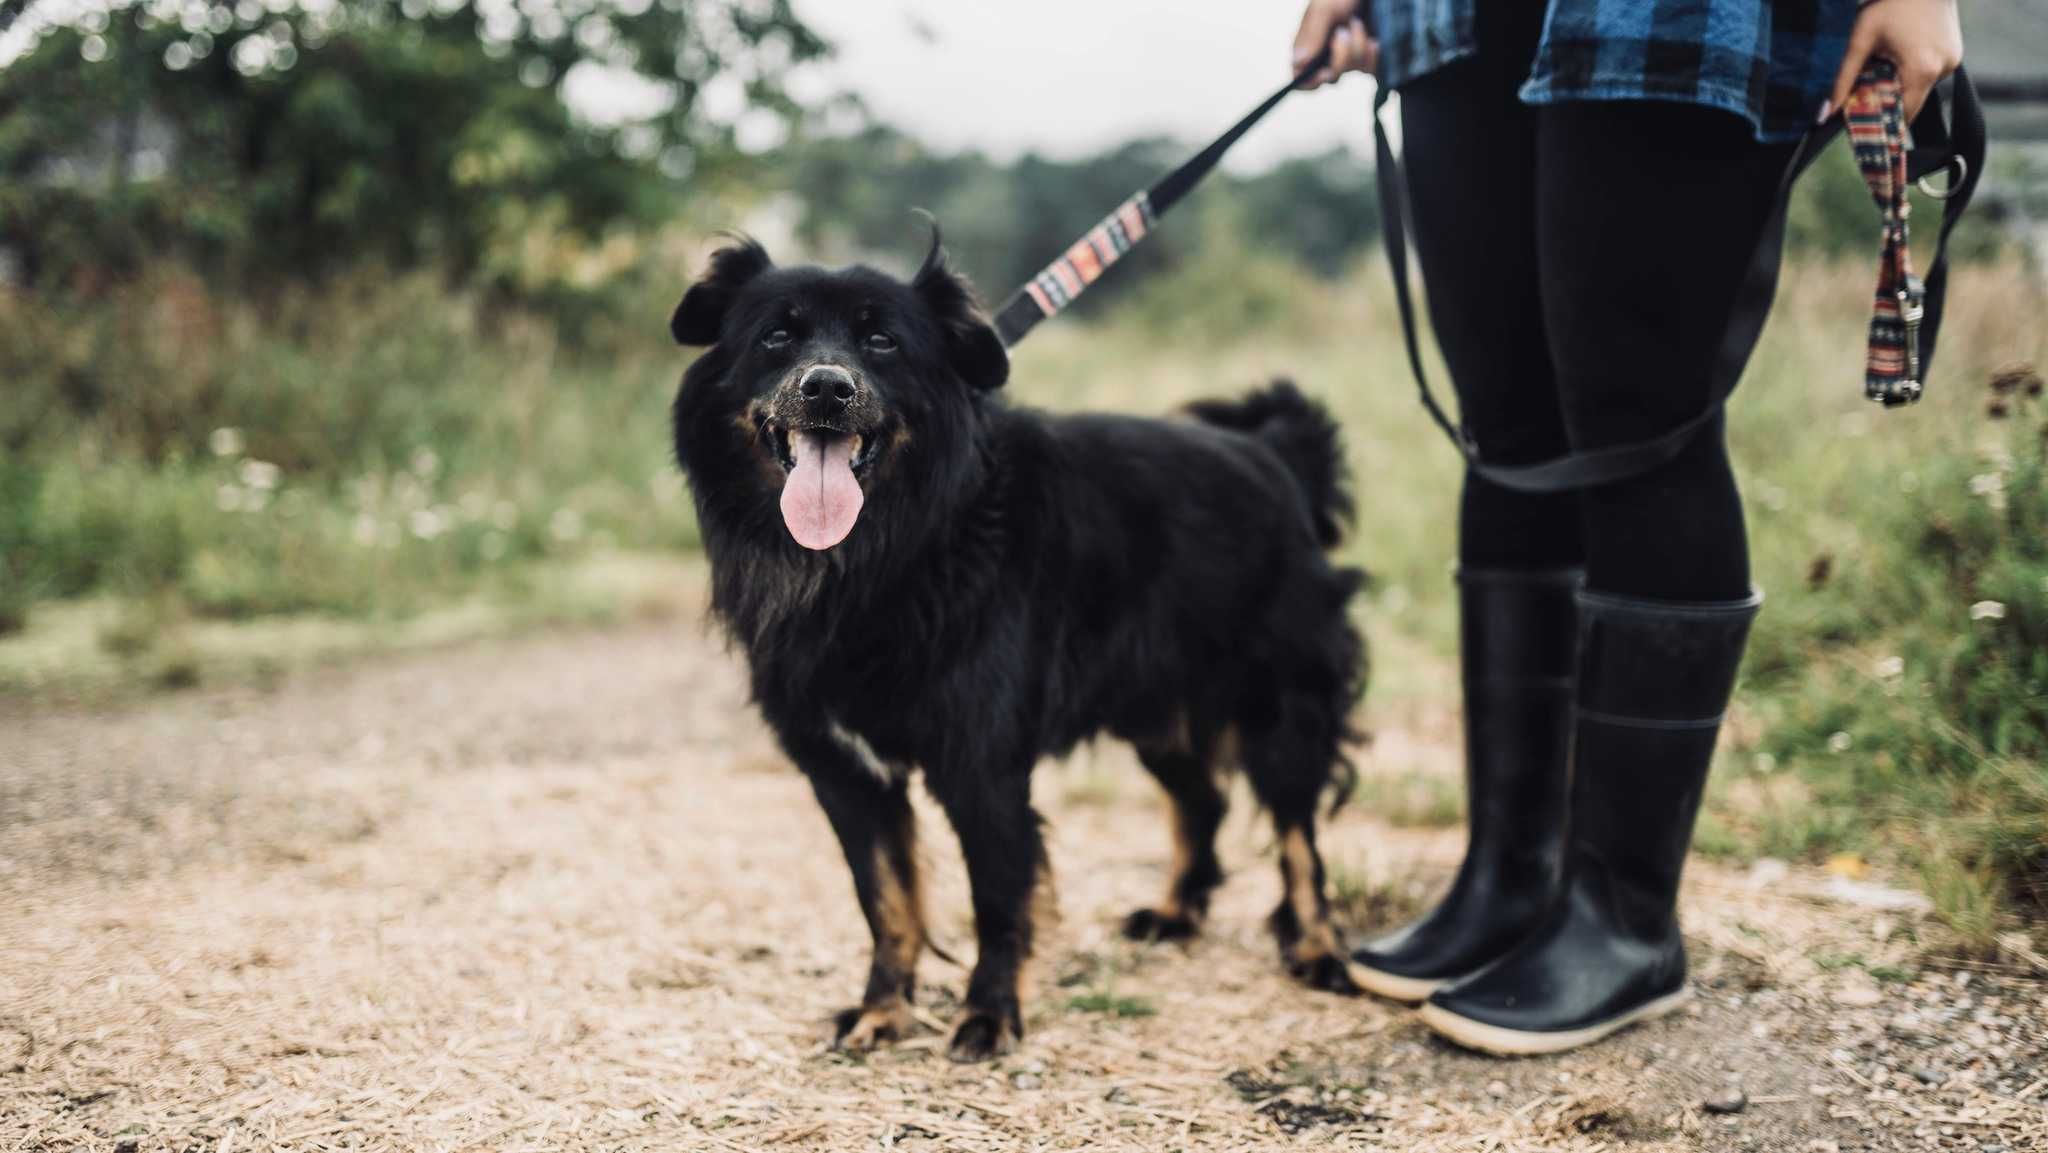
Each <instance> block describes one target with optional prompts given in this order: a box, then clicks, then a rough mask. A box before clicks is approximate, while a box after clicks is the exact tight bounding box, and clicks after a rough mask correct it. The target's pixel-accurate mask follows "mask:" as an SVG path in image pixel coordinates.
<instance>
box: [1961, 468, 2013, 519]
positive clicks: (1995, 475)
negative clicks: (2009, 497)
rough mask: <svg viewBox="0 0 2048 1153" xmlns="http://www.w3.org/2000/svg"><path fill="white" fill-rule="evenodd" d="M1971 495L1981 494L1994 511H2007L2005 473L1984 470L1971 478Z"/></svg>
mask: <svg viewBox="0 0 2048 1153" xmlns="http://www.w3.org/2000/svg"><path fill="white" fill-rule="evenodd" d="M1970 495H1971V496H1981V497H1983V498H1984V502H1985V503H1986V504H1988V505H1990V506H1991V511H1993V512H2004V511H2005V474H2004V473H2002V472H1983V473H1978V474H1977V475H1976V476H1973V477H1971V478H1970Z"/></svg>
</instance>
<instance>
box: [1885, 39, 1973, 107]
mask: <svg viewBox="0 0 2048 1153" xmlns="http://www.w3.org/2000/svg"><path fill="white" fill-rule="evenodd" d="M1958 63H1961V62H1960V61H1957V60H1951V59H1949V58H1948V57H1947V56H1946V55H1945V54H1944V53H1942V52H1941V51H1940V50H1939V49H1935V48H1932V47H1923V48H1922V49H1921V50H1920V51H1918V52H1916V53H1914V54H1913V58H1912V59H1911V60H1910V61H1901V62H1900V64H1899V88H1900V97H1901V98H1902V99H1903V101H1904V103H1905V111H1906V123H1908V124H1911V123H1912V122H1913V118H1914V117H1916V116H1918V115H1920V108H1921V106H1922V105H1924V104H1926V103H1927V94H1928V93H1930V92H1932V91H1934V86H1935V85H1936V84H1939V83H1941V79H1942V77H1944V76H1947V75H1948V74H1949V73H1951V72H1954V71H1955V70H1956V65H1957V64H1958Z"/></svg>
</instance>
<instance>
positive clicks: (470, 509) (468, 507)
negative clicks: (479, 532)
mask: <svg viewBox="0 0 2048 1153" xmlns="http://www.w3.org/2000/svg"><path fill="white" fill-rule="evenodd" d="M457 503H458V504H459V505H460V506H461V508H462V519H463V520H468V521H478V520H482V519H484V514H485V513H487V512H489V511H491V498H490V497H487V496H485V495H484V494H483V493H480V492H478V491H476V490H475V489H471V490H470V491H468V492H466V493H463V494H462V499H461V500H460V501H458V502H457Z"/></svg>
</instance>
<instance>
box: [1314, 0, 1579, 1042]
mask: <svg viewBox="0 0 2048 1153" xmlns="http://www.w3.org/2000/svg"><path fill="white" fill-rule="evenodd" d="M1478 18H1479V22H1478V33H1479V51H1478V54H1477V55H1476V56H1474V57H1471V58H1468V59H1465V60H1461V61H1458V62H1457V63H1454V64H1451V65H1449V66H1447V67H1445V68H1444V69H1442V70H1441V71H1439V72H1437V73H1433V74H1431V75H1429V76H1426V77H1423V78H1421V79H1419V80H1417V81H1415V82H1414V83H1412V84H1410V85H1408V86H1407V87H1404V88H1403V89H1402V90H1401V124H1402V140H1403V142H1404V148H1405V150H1406V153H1407V159H1406V169H1407V175H1408V187H1409V192H1410V203H1411V207H1412V216H1413V220H1414V233H1415V248H1416V252H1417V255H1418V256H1419V257H1420V259H1421V262H1422V271H1423V279H1424V283H1425V286H1426V288H1427V292H1428V298H1429V311H1430V320H1431V323H1432V324H1433V325H1434V327H1435V329H1436V335H1437V343H1438V344H1439V345H1441V346H1442V348H1443V352H1444V358H1445V360H1446V362H1447V363H1448V364H1449V366H1450V369H1451V377H1452V381H1453V383H1454V384H1455V385H1456V386H1457V390H1458V396H1459V408H1460V410H1461V412H1462V415H1463V419H1464V423H1465V425H1466V427H1467V429H1468V430H1470V431H1471V433H1472V434H1473V435H1474V438H1475V439H1476V440H1477V441H1478V443H1479V446H1480V451H1481V452H1482V453H1484V454H1485V455H1486V456H1487V457H1488V458H1489V459H1493V460H1501V461H1507V462H1512V463H1523V462H1528V461H1535V460H1540V459H1544V458H1546V457H1551V456H1556V455H1559V454H1561V453H1563V452H1564V451H1565V450H1566V448H1567V440H1566V436H1565V428H1564V422H1563V419H1562V416H1561V414H1560V412H1559V409H1558V402H1557V392H1556V381H1555V379H1554V377H1553V374H1552V372H1551V355H1550V349H1549V345H1548V341H1547V339H1546V335H1545V333H1544V329H1543V315H1542V308H1541V293H1540V291H1539V286H1540V284H1541V281H1540V279H1539V276H1538V270H1537V244H1536V198H1535V163H1536V151H1535V149H1536V120H1535V112H1534V110H1533V109H1531V108H1529V107H1528V106H1526V105H1524V104H1522V103H1521V102H1520V100H1519V99H1518V98H1517V97H1516V94H1515V92H1516V88H1517V86H1519V85H1520V83H1521V82H1522V79H1523V78H1524V77H1525V76H1526V75H1527V74H1528V70H1529V59H1530V57H1531V55H1532V54H1533V53H1534V51H1535V46H1536V40H1537V37H1538V35H1539V34H1540V32H1541V29H1542V21H1543V6H1542V5H1540V4H1529V3H1526V2H1523V0H1504V2H1497V3H1489V4H1486V5H1483V6H1482V7H1481V8H1480V10H1479V13H1478ZM1579 527H1580V515H1579V502H1578V499H1577V497H1576V496H1575V495H1574V494H1571V493H1564V494H1558V495H1531V494H1526V493H1517V492H1512V491H1510V490H1508V489H1504V488H1500V487H1497V486H1495V485H1493V484H1490V483H1488V482H1487V481H1485V480H1483V479H1481V478H1480V477H1478V476H1476V475H1474V474H1471V473H1469V472H1468V473H1467V474H1466V477H1465V487H1464V494H1463V497H1462V500H1461V503H1460V509H1459V534H1458V563H1459V572H1458V602H1459V618H1460V621H1461V630H1460V631H1461V634H1462V645H1461V658H1462V670H1463V680H1464V691H1465V766H1466V767H1465V794H1466V812H1467V823H1468V826H1469V829H1470V839H1469V842H1468V847H1467V849H1466V854H1465V862H1464V864H1463V865H1462V866H1461V867H1460V868H1459V870H1458V875H1457V878H1456V880H1454V881H1453V882H1452V885H1451V889H1450V892H1449V894H1448V895H1447V896H1446V897H1445V898H1444V900H1443V901H1442V903H1440V904H1439V905H1438V906H1437V907H1436V908H1435V909H1434V910H1433V911H1431V912H1430V914H1429V915H1428V916H1426V917H1424V918H1423V919H1422V920H1420V921H1418V922H1416V923H1414V924H1412V925H1408V926H1405V927H1403V928H1401V929H1399V930H1397V931H1395V932H1393V933H1390V934H1387V935H1385V936H1382V937H1379V938H1377V939H1375V940H1373V941H1370V942H1368V943H1367V944H1366V945H1365V946H1364V947H1363V948H1361V949H1359V950H1357V951H1356V952H1354V953H1353V954H1352V964H1351V978H1352V980H1353V981H1354V982H1355V983H1357V984H1359V985H1361V986H1363V987H1364V988H1366V989H1368V990H1370V991H1372V992H1375V993H1378V994H1380V995H1381V996H1385V997H1391V998H1394V999H1396V1000H1402V1001H1419V1000H1421V999H1422V998H1424V997H1426V996H1428V995H1429V994H1430V992H1431V991H1432V990H1434V989H1435V988H1437V986H1439V985H1441V984H1442V983H1443V982H1445V981H1446V980H1449V979H1451V978H1455V977H1462V976H1464V975H1465V974H1467V973H1471V972H1473V971H1475V970H1477V969H1479V968H1481V967H1482V966H1484V965H1486V964H1487V963H1489V962H1491V961H1492V960H1494V959H1495V958H1496V957H1498V956H1500V955H1501V954H1502V953H1503V952H1505V951H1506V950H1508V949H1509V948H1512V947H1513V946H1514V945H1515V944H1516V942H1517V941H1519V940H1520V939H1521V937H1522V936H1523V935H1525V934H1526V933H1527V932H1528V931H1529V929H1530V928H1531V927H1532V926H1533V925H1534V924H1535V922H1536V921H1537V919H1538V918H1540V917H1541V916H1542V914H1543V912H1544V911H1545V910H1546V909H1547V908H1548V907H1549V905H1550V903H1551V898H1552V897H1553V895H1554V894H1555V892H1556V889H1557V878H1558V874H1559V869H1560V861H1561V858H1562V842H1563V833H1564V807H1565V784H1566V767H1567V754H1568V748H1567V744H1566V741H1567V738H1568V737H1569V735H1570V709H1571V679H1570V678H1571V673H1572V648H1573V642H1574V638H1575V634H1576V630H1577V624H1576V608H1575V606H1574V604H1573V600H1572V596H1573V592H1574V591H1575V589H1576V587H1577V584H1578V572H1577V566H1578V564H1579V562H1580V558H1581V549H1580V543H1579Z"/></svg>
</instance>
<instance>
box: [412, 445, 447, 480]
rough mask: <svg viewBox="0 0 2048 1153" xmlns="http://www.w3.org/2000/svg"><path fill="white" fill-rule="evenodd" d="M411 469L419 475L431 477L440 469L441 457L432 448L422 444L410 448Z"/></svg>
mask: <svg viewBox="0 0 2048 1153" xmlns="http://www.w3.org/2000/svg"><path fill="white" fill-rule="evenodd" d="M412 471H413V473H414V475H417V476H420V477H431V476H433V475H434V474H435V473H437V472H440V471H441V458H440V456H438V455H436V454H435V452H434V450H433V449H431V448H427V447H425V446H424V445H423V446H421V447H419V448H416V449H413V450H412Z"/></svg>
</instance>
